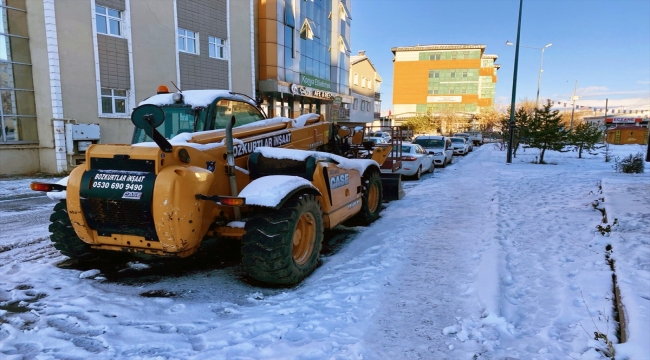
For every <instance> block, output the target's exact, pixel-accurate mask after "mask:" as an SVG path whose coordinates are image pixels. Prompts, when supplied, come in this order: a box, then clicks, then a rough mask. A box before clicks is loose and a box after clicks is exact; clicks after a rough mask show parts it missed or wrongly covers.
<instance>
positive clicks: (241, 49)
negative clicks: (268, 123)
mask: <svg viewBox="0 0 650 360" xmlns="http://www.w3.org/2000/svg"><path fill="white" fill-rule="evenodd" d="M253 1H255V2H257V0H230V44H231V45H230V49H231V51H230V54H231V56H230V61H231V66H230V70H231V77H232V90H233V91H236V92H240V93H243V94H246V95H248V96H251V97H254V95H255V85H254V84H255V79H254V76H255V74H254V73H255V72H256V71H255V69H256V66H255V64H254V63H253V61H255V59H254V58H255V56H254V55H255V40H254V38H253V36H254V33H253V34H252V33H251V32H252V31H254V30H253V28H252V27H253V26H254V24H255V21H254V19H255V15H254V14H251V11H253V10H252V9H251V7H252V2H253Z"/></svg>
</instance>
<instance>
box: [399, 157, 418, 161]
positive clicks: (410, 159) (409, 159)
mask: <svg viewBox="0 0 650 360" xmlns="http://www.w3.org/2000/svg"><path fill="white" fill-rule="evenodd" d="M415 159H416V158H415V156H402V161H415Z"/></svg>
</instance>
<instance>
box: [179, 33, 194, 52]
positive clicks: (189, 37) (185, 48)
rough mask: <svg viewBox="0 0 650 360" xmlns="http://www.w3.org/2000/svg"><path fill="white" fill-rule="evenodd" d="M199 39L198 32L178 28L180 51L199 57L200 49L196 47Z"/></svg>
mask: <svg viewBox="0 0 650 360" xmlns="http://www.w3.org/2000/svg"><path fill="white" fill-rule="evenodd" d="M198 37H199V34H198V33H197V32H194V31H191V30H185V29H181V28H178V51H181V52H186V53H190V54H197V55H198V53H199V48H198V47H197V46H196V43H197V40H198Z"/></svg>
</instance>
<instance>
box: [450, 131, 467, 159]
mask: <svg viewBox="0 0 650 360" xmlns="http://www.w3.org/2000/svg"><path fill="white" fill-rule="evenodd" d="M449 139H451V146H452V147H453V149H454V155H463V156H465V155H467V153H468V152H469V145H467V140H466V139H465V138H464V137H460V136H452V137H450V138H449Z"/></svg>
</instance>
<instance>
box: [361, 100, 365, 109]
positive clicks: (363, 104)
mask: <svg viewBox="0 0 650 360" xmlns="http://www.w3.org/2000/svg"><path fill="white" fill-rule="evenodd" d="M364 110H366V102H365V101H363V100H361V111H364Z"/></svg>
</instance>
